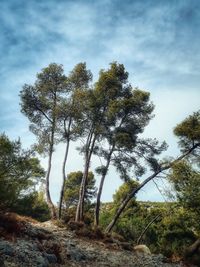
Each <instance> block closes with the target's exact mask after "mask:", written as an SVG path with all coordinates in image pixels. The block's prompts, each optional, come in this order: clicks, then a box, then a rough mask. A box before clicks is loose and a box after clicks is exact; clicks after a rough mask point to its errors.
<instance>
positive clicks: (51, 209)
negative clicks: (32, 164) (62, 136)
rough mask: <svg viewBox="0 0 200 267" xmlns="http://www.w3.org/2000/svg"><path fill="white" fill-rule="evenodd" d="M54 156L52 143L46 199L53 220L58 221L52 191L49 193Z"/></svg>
mask: <svg viewBox="0 0 200 267" xmlns="http://www.w3.org/2000/svg"><path fill="white" fill-rule="evenodd" d="M52 135H53V134H52ZM52 154H53V143H51V145H50V150H49V159H48V168H47V173H46V198H47V204H48V207H49V209H50V211H51V218H52V219H56V210H55V207H54V204H53V202H52V200H51V195H50V191H49V177H50V173H51V161H52Z"/></svg>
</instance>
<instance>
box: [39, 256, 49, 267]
mask: <svg viewBox="0 0 200 267" xmlns="http://www.w3.org/2000/svg"><path fill="white" fill-rule="evenodd" d="M36 266H37V267H48V266H49V262H48V260H47V259H45V258H43V257H42V256H37V258H36Z"/></svg>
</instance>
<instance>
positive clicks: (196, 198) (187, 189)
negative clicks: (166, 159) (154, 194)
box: [169, 160, 200, 216]
mask: <svg viewBox="0 0 200 267" xmlns="http://www.w3.org/2000/svg"><path fill="white" fill-rule="evenodd" d="M169 181H170V183H171V184H172V185H173V187H174V191H175V194H176V197H177V199H178V201H179V203H180V205H182V206H183V207H184V208H186V209H188V210H190V211H192V212H193V213H195V214H196V215H197V216H199V215H200V186H199V185H200V173H199V171H198V169H197V168H193V167H192V165H191V163H189V162H188V161H186V160H182V161H180V162H178V163H176V164H175V165H173V167H172V170H171V173H170V174H169Z"/></svg>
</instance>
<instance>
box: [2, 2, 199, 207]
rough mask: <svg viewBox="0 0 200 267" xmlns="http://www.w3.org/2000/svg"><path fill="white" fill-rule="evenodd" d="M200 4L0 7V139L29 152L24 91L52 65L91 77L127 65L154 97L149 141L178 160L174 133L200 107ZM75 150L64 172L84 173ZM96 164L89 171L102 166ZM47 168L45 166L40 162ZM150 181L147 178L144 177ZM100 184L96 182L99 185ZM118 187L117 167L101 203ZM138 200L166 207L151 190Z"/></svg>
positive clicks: (56, 174)
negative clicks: (83, 68)
mask: <svg viewBox="0 0 200 267" xmlns="http://www.w3.org/2000/svg"><path fill="white" fill-rule="evenodd" d="M199 47H200V1H197V0H165V1H164V0H154V1H150V0H143V1H140V0H138V1H136V0H124V1H118V0H96V1H92V0H85V1H81V0H80V1H76V0H74V1H67V0H65V1H64V0H59V1H58V0H57V1H56V0H46V1H42V0H40V1H38V0H35V1H33V0H29V1H26V0H1V8H0V58H1V67H0V81H1V83H0V132H1V133H2V132H5V133H6V134H7V135H8V136H9V137H10V138H11V139H12V140H14V139H17V138H18V137H20V138H21V141H22V144H23V146H24V147H30V145H31V144H33V143H34V142H35V138H34V136H33V134H32V133H30V131H29V128H28V126H29V122H28V120H27V119H26V118H25V117H24V116H23V115H22V114H21V112H20V105H19V102H20V99H19V92H20V90H21V89H22V86H23V84H25V83H27V84H33V83H34V81H35V77H36V73H38V72H40V71H41V69H42V68H44V67H46V66H48V64H49V63H52V62H55V63H58V64H63V66H64V69H65V73H66V74H67V73H68V72H69V71H70V70H72V68H73V67H74V66H75V65H76V64H77V63H79V62H86V64H87V68H89V69H90V70H91V71H92V73H93V77H94V81H95V80H96V79H97V78H98V72H99V70H100V69H102V68H108V67H109V63H110V62H113V61H117V62H119V63H122V64H124V66H125V68H126V70H127V71H128V72H129V81H130V82H131V83H132V85H133V87H135V86H137V87H139V88H140V89H144V90H146V91H149V92H150V93H151V101H152V102H153V103H154V104H155V110H154V114H155V118H154V119H153V120H152V121H151V122H150V124H149V125H148V126H147V129H146V130H145V133H144V136H146V137H152V138H154V137H155V138H157V139H158V140H160V141H163V140H165V141H166V142H167V143H168V145H169V148H168V150H167V151H166V152H165V153H164V156H174V157H175V156H177V155H179V153H180V152H179V149H178V147H177V140H176V138H175V137H174V135H173V128H174V127H175V126H176V124H177V123H179V122H181V121H182V120H183V119H184V118H185V117H187V116H188V115H189V114H192V113H193V112H194V111H197V110H198V109H199V108H200V89H199V84H200V49H199ZM76 146H77V144H73V145H72V147H71V149H70V163H69V166H68V167H67V172H70V171H76V170H78V169H79V170H82V169H83V161H82V157H81V156H80V155H79V154H78V152H77V151H76V149H75V148H76ZM63 152H64V145H59V146H58V147H57V149H56V152H55V155H54V163H53V170H52V175H51V180H50V189H51V194H52V198H53V201H54V202H57V201H58V193H59V191H60V185H61V171H60V168H61V164H62V160H63ZM97 161H98V160H97V159H95V158H93V159H92V166H95V164H99V163H98V162H97ZM41 162H42V165H43V166H44V167H46V159H41ZM144 178H145V177H144ZM98 183H99V178H98V177H97V185H98ZM120 184H121V181H120V180H119V178H118V174H117V173H116V172H115V170H114V168H111V170H110V172H109V175H108V177H107V180H106V183H105V187H104V191H103V196H102V199H103V201H110V200H111V199H112V194H113V193H114V192H115V190H116V189H117V188H118V187H119V185H120ZM138 199H141V200H154V201H156V200H157V201H159V200H160V201H161V200H163V199H162V196H161V195H160V193H159V191H158V190H157V188H156V186H155V185H154V184H153V183H151V184H149V185H148V186H146V187H145V188H144V189H143V190H142V191H141V192H140V193H139V194H138Z"/></svg>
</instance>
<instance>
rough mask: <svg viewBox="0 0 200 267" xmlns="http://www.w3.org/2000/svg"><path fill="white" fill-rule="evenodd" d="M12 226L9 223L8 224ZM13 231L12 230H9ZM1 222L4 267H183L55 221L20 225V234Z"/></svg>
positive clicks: (0, 262) (1, 265) (0, 250)
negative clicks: (78, 234)
mask: <svg viewBox="0 0 200 267" xmlns="http://www.w3.org/2000/svg"><path fill="white" fill-rule="evenodd" d="M8 225H9V224H8ZM8 228H9V227H8ZM10 228H11V229H10V233H9V234H8V233H7V234H5V231H4V230H3V228H2V226H1V223H0V234H1V236H0V267H8V266H9V267H11V266H13V267H36V266H37V267H50V266H68V267H72V266H75V267H76V266H79V267H82V266H84V267H87V266H92V267H103V266H104V267H106V266H107V267H122V266H123V267H144V266H149V267H161V266H163V267H181V266H184V265H183V264H182V263H176V264H175V263H169V262H166V261H167V260H166V259H165V258H164V257H163V256H162V255H148V254H143V253H136V252H134V251H133V250H132V248H131V247H130V245H128V244H127V243H125V242H120V241H117V240H116V241H114V240H111V239H110V240H109V239H107V240H106V239H104V240H94V239H90V238H88V237H84V238H83V237H79V236H77V234H75V232H74V231H71V230H67V229H66V228H63V227H58V226H56V225H55V224H54V223H52V222H46V223H36V222H34V223H32V222H26V223H24V222H20V226H18V227H16V229H17V230H16V232H17V234H13V233H12V231H13V226H12V225H11V226H10Z"/></svg>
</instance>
